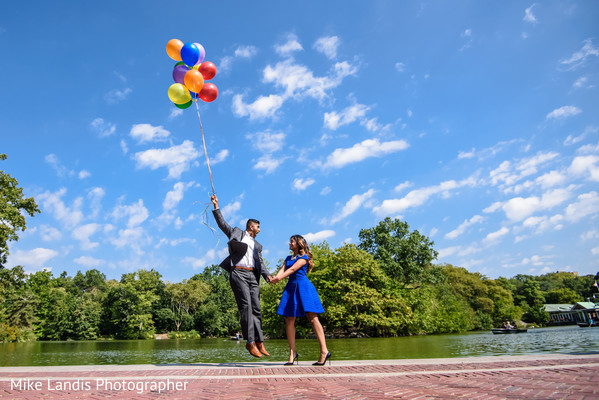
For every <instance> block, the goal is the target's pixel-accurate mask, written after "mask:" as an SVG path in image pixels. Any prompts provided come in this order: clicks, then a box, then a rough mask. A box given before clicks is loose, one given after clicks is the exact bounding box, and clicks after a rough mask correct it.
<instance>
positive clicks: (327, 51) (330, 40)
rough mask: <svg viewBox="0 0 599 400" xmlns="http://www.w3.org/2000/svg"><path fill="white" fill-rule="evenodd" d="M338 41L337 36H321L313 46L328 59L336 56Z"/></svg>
mask: <svg viewBox="0 0 599 400" xmlns="http://www.w3.org/2000/svg"><path fill="white" fill-rule="evenodd" d="M339 44H340V41H339V38H338V37H337V36H329V37H321V38H319V39H318V40H317V41H316V43H314V48H315V49H316V51H318V52H320V53H322V54H324V55H325V56H327V58H329V59H330V60H334V59H335V58H337V48H338V47H339Z"/></svg>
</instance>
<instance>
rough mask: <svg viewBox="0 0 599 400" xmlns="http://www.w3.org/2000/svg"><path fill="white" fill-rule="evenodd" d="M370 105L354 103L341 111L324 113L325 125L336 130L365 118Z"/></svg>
mask: <svg viewBox="0 0 599 400" xmlns="http://www.w3.org/2000/svg"><path fill="white" fill-rule="evenodd" d="M369 109H370V107H368V106H365V105H364V104H354V105H351V106H349V107H347V108H345V109H344V110H343V111H341V112H340V113H337V112H336V111H332V112H330V113H329V112H325V113H324V126H325V127H326V128H328V129H331V130H336V129H338V128H339V127H341V126H343V125H347V124H351V123H352V122H354V121H356V120H358V119H360V118H363V117H364V115H366V112H367V111H368V110H369Z"/></svg>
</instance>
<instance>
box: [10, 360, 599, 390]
mask: <svg viewBox="0 0 599 400" xmlns="http://www.w3.org/2000/svg"><path fill="white" fill-rule="evenodd" d="M598 377H599V355H560V354H556V355H539V356H505V357H503V356H502V357H474V358H449V359H448V358H446V359H418V360H378V361H333V363H332V365H331V366H328V365H327V366H325V367H313V366H312V365H310V363H309V362H300V365H299V366H293V367H284V366H281V365H280V363H274V362H248V363H234V364H183V365H181V364H177V365H94V366H63V367H1V368H0V398H18V399H65V398H66V399H103V398H126V399H131V400H134V399H147V398H157V397H161V396H163V397H165V398H169V399H249V398H252V399H278V398H282V399H328V398H337V399H384V398H401V399H452V398H463V399H529V398H533V399H593V400H597V399H599V385H598V382H599V378H598Z"/></svg>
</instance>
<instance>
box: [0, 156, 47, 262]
mask: <svg viewBox="0 0 599 400" xmlns="http://www.w3.org/2000/svg"><path fill="white" fill-rule="evenodd" d="M4 160H6V154H0V161H4ZM18 185H19V182H18V181H17V180H16V179H15V178H13V177H12V176H10V175H9V174H8V173H6V172H4V171H3V170H0V268H4V267H3V266H4V264H5V263H6V258H7V257H8V242H10V241H17V240H19V234H18V233H19V231H24V230H25V229H26V228H27V224H26V221H25V215H24V214H25V213H26V214H29V216H31V217H33V216H34V215H35V214H36V213H39V212H40V210H39V208H38V207H37V204H36V203H35V200H34V199H33V197H29V198H23V189H21V188H20V187H19V186H18Z"/></svg>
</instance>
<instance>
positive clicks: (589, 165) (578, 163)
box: [568, 155, 599, 182]
mask: <svg viewBox="0 0 599 400" xmlns="http://www.w3.org/2000/svg"><path fill="white" fill-rule="evenodd" d="M568 172H569V173H571V174H573V175H577V176H580V175H586V174H588V179H589V180H591V181H593V182H599V156H595V155H590V156H578V157H575V158H574V160H572V164H570V167H568Z"/></svg>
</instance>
